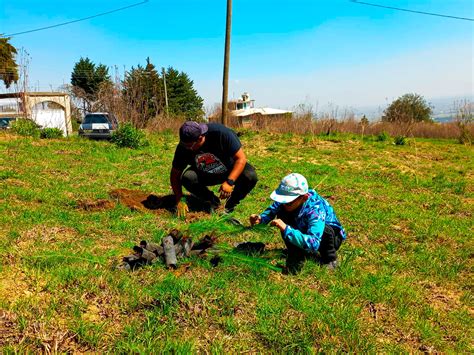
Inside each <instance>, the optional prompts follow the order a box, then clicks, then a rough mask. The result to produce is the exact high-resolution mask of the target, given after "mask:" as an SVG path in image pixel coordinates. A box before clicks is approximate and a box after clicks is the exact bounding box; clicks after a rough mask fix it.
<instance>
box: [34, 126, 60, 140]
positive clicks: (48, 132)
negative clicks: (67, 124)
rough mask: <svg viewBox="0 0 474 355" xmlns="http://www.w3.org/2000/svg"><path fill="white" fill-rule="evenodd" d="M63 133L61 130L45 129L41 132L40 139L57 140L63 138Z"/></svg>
mask: <svg viewBox="0 0 474 355" xmlns="http://www.w3.org/2000/svg"><path fill="white" fill-rule="evenodd" d="M62 136H63V131H62V130H61V129H59V128H43V129H42V130H41V132H40V138H44V139H55V138H62Z"/></svg>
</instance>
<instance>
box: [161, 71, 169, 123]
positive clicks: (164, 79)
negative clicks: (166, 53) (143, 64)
mask: <svg viewBox="0 0 474 355" xmlns="http://www.w3.org/2000/svg"><path fill="white" fill-rule="evenodd" d="M161 70H162V72H163V85H164V86H165V115H166V118H168V92H167V91H166V71H165V68H164V67H163V68H161Z"/></svg>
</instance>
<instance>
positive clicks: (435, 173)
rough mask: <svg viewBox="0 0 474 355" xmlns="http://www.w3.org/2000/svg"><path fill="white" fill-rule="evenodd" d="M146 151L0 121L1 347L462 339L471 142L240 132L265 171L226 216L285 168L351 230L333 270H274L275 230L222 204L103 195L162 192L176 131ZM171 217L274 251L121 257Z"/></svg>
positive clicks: (430, 344)
mask: <svg viewBox="0 0 474 355" xmlns="http://www.w3.org/2000/svg"><path fill="white" fill-rule="evenodd" d="M149 139H150V142H151V144H150V145H149V146H148V147H145V148H142V149H140V150H130V149H121V148H117V147H115V146H114V145H112V144H111V143H108V142H103V141H98V142H97V141H88V140H82V139H78V138H74V137H73V138H70V139H59V140H39V139H30V138H20V137H15V136H10V135H6V134H3V135H1V136H0V255H2V259H1V262H0V347H2V348H3V351H4V352H17V351H21V352H23V351H39V350H43V351H47V352H48V351H51V352H55V351H59V352H66V351H98V352H102V351H111V352H112V351H113V352H147V353H148V352H163V351H174V352H180V353H181V352H188V351H206V352H244V351H251V352H294V351H302V352H317V351H323V352H335V351H350V352H430V351H433V352H458V353H459V352H463V353H468V352H473V351H474V344H473V338H474V334H473V329H474V319H473V316H474V312H473V310H474V308H473V307H474V298H473V272H472V271H473V270H472V268H473V254H474V253H473V251H474V248H473V238H472V235H473V201H474V200H473V172H474V159H473V158H474V154H473V148H472V147H471V146H463V145H460V144H457V143H456V142H455V141H454V140H453V141H449V140H427V139H417V140H410V141H409V142H408V145H404V146H396V145H394V144H392V142H389V141H386V142H376V141H375V140H374V139H371V137H365V139H364V140H362V139H361V137H359V136H353V135H347V136H331V137H318V136H296V135H291V134H285V135H270V134H268V133H256V132H250V131H246V132H243V135H242V136H241V140H242V142H243V144H244V149H245V151H246V153H247V156H248V158H249V160H250V162H251V163H252V164H253V165H254V166H255V167H256V169H257V172H258V175H259V178H260V181H259V183H258V184H257V186H256V188H255V189H254V190H253V191H252V193H251V194H250V195H249V196H248V197H247V198H246V199H245V200H244V201H243V202H242V204H241V205H240V206H239V207H238V208H237V210H236V212H235V213H234V214H233V216H234V217H235V218H237V219H239V220H241V221H243V222H244V223H248V222H247V218H248V216H249V214H250V213H258V212H260V211H262V210H263V209H264V208H265V207H266V206H267V205H268V204H269V198H268V196H269V194H270V192H271V191H272V190H273V188H275V187H276V186H277V185H278V182H279V180H280V179H281V177H283V176H284V175H285V174H287V173H289V172H299V173H301V174H303V175H305V176H306V177H307V178H308V181H309V183H310V185H312V186H313V187H315V188H316V189H317V191H318V192H319V193H320V194H321V195H322V196H325V197H327V198H328V199H329V200H330V201H331V203H332V204H333V206H334V207H335V210H336V212H337V214H338V217H339V219H340V220H341V222H342V224H343V225H344V226H345V227H346V229H347V231H348V233H349V236H348V239H347V241H346V243H345V244H343V245H342V247H341V249H340V252H339V257H340V268H338V269H337V270H336V271H335V272H330V271H328V270H327V269H325V268H321V267H320V266H319V265H317V264H316V263H314V262H312V261H307V262H306V264H305V266H304V268H303V271H302V272H301V273H300V274H298V275H296V276H286V275H282V274H281V273H280V272H278V271H276V270H275V265H276V264H278V263H283V262H284V257H283V256H282V254H281V252H282V250H283V248H284V244H283V242H282V241H281V237H280V236H279V233H278V232H277V230H275V229H273V228H270V227H266V226H260V228H256V229H245V228H242V227H239V226H234V225H232V224H230V223H228V221H227V217H225V216H219V215H211V216H210V215H205V216H201V218H194V219H193V220H192V221H187V222H186V221H182V220H178V219H177V218H175V216H173V215H172V214H171V213H169V212H166V211H161V212H159V213H158V212H157V211H155V212H153V211H140V210H138V211H134V210H131V209H130V208H128V207H126V206H124V205H122V204H119V203H117V204H115V203H112V204H111V205H110V206H108V207H109V208H98V209H95V210H94V209H89V210H88V209H84V208H81V206H83V203H84V201H96V200H99V199H106V200H110V201H111V202H114V200H113V199H112V198H111V197H110V196H109V192H110V191H112V190H114V189H117V188H125V189H133V190H137V191H142V192H144V193H152V192H153V193H155V194H156V195H166V194H169V193H170V191H171V190H170V186H169V180H168V176H169V168H170V164H171V160H172V155H173V152H174V147H175V144H176V143H177V137H176V135H174V134H171V133H166V132H165V133H162V134H157V135H154V136H151V137H149ZM170 228H178V229H179V230H181V231H183V232H185V233H187V234H189V235H191V236H193V238H195V239H198V238H200V237H202V236H203V235H205V234H207V233H209V232H211V231H214V232H215V233H216V235H217V236H218V238H219V246H220V247H221V248H222V249H231V248H232V245H233V243H235V242H242V241H262V242H264V243H266V245H267V252H266V253H265V254H264V255H262V256H255V257H243V256H239V255H237V254H235V253H234V252H231V251H229V252H227V253H224V254H223V256H222V257H223V261H222V262H221V263H220V264H219V265H218V266H217V267H212V266H211V264H210V263H209V260H208V258H197V257H194V258H190V259H188V260H183V261H182V262H181V266H180V268H178V270H176V271H168V270H166V269H165V268H164V266H163V265H161V264H158V265H153V266H150V267H145V268H143V269H140V270H137V271H134V272H125V271H118V270H115V269H114V265H115V264H116V263H117V262H118V261H120V259H121V257H122V256H124V255H127V254H129V253H130V247H132V246H133V245H135V244H136V243H138V242H139V241H140V240H141V239H148V240H156V241H159V240H161V238H162V237H163V236H164V235H165V233H166V232H167V231H168V230H169V229H170Z"/></svg>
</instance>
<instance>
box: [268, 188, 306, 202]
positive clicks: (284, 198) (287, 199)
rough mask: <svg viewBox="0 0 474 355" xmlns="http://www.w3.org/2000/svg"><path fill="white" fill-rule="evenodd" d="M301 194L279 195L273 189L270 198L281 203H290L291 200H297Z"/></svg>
mask: <svg viewBox="0 0 474 355" xmlns="http://www.w3.org/2000/svg"><path fill="white" fill-rule="evenodd" d="M298 197H300V195H294V196H288V195H279V194H277V193H276V191H273V192H272V193H271V195H270V198H271V199H272V200H273V201H275V202H279V203H289V202H291V201H294V200H296V199H297V198H298Z"/></svg>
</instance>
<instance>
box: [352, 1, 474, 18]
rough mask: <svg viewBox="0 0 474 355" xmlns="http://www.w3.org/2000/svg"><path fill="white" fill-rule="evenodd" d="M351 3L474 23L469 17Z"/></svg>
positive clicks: (366, 3)
mask: <svg viewBox="0 0 474 355" xmlns="http://www.w3.org/2000/svg"><path fill="white" fill-rule="evenodd" d="M350 1H351V2H353V3H355V4H360V5H367V6H375V7H382V8H384V9H392V10H398V11H405V12H412V13H415V14H422V15H430V16H438V17H447V18H452V19H456V20H464V21H474V19H473V18H469V17H458V16H450V15H443V14H435V13H433V12H425V11H415V10H409V9H402V8H400V7H393V6H385V5H379V4H372V3H369V2H363V1H358V0H350Z"/></svg>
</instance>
